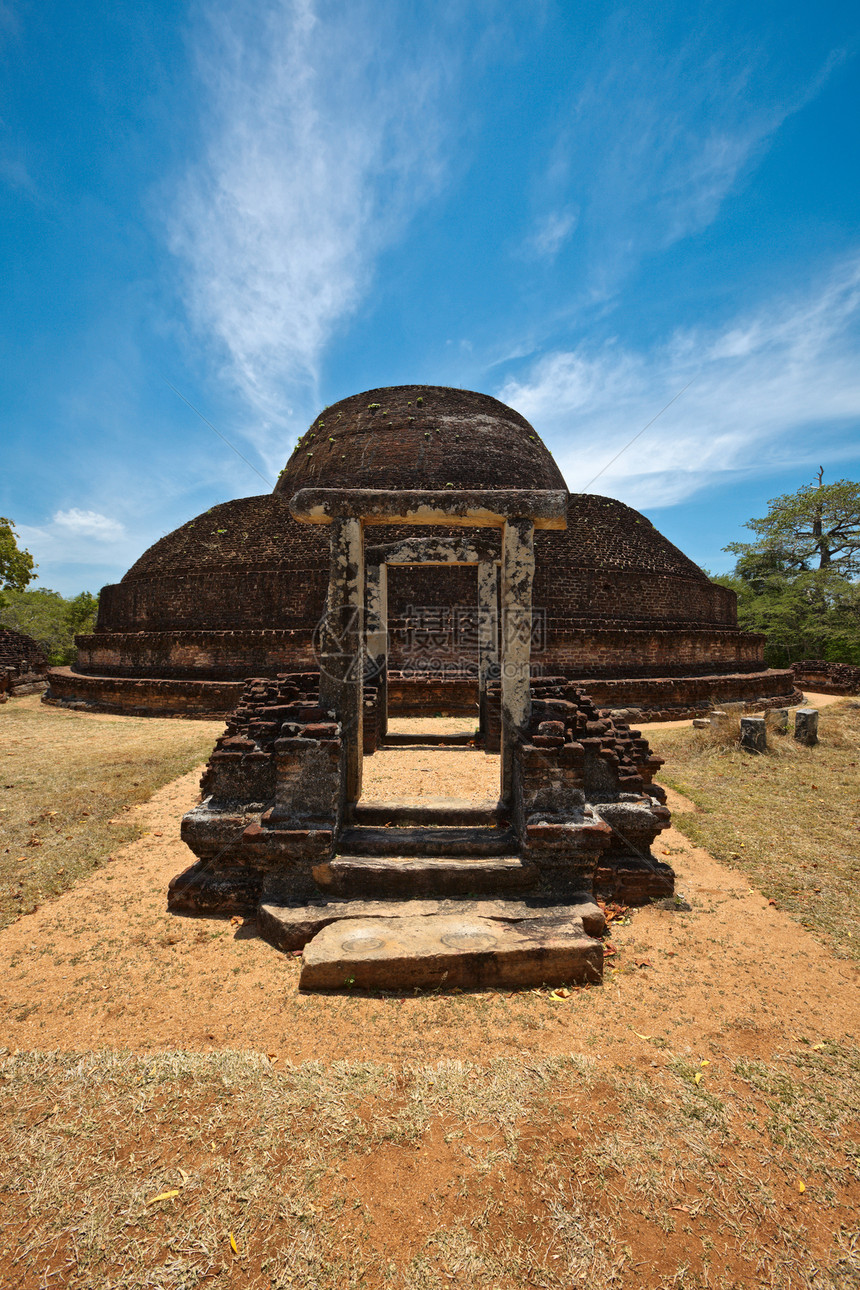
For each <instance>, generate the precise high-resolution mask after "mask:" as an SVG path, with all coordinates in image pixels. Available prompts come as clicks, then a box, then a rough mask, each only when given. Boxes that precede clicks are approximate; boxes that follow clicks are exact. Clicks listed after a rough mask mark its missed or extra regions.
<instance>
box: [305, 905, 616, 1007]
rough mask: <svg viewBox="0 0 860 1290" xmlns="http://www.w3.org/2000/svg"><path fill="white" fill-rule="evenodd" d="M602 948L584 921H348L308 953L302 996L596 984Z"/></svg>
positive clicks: (330, 929) (459, 918)
mask: <svg viewBox="0 0 860 1290" xmlns="http://www.w3.org/2000/svg"><path fill="white" fill-rule="evenodd" d="M602 977H603V945H602V943H601V942H600V941H598V940H595V939H593V938H591V937H589V936H586V935H585V934H584V933H583V931H582V924H581V923H580V922H579V920H578V919H572V920H570V921H569V922H566V921H565V920H563V919H559V920H558V921H551V920H534V921H526V922H521V923H498V922H494V921H492V920H491V919H486V918H474V917H464V916H433V917H429V918H411V917H410V918H378V919H369V918H368V919H345V920H344V921H343V922H339V923H333V924H330V925H329V926H328V927H325V928H323V930H322V931H321V932H320V933H319V934H318V935H317V936H315V937H314V939H313V940H312V941H311V942H310V944H308V945H307V946H306V947H305V951H304V955H303V963H302V973H301V978H300V981H299V986H300V988H301V989H303V990H342V989H344V988H348V987H357V988H358V989H360V990H373V989H381V990H408V989H414V988H419V989H420V988H423V989H439V988H442V989H453V988H455V987H456V988H460V989H463V988H465V989H480V988H485V989H486V988H499V987H507V988H510V987H517V986H524V987H528V986H538V985H553V986H554V985H568V984H585V983H596V982H599V981H600V980H602Z"/></svg>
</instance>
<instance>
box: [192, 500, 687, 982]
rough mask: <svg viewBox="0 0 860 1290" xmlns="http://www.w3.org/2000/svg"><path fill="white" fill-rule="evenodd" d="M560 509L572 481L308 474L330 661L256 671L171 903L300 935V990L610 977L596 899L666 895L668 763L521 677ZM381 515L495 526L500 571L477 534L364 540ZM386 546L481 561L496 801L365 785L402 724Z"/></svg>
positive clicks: (482, 640)
mask: <svg viewBox="0 0 860 1290" xmlns="http://www.w3.org/2000/svg"><path fill="white" fill-rule="evenodd" d="M566 511H567V498H566V493H565V491H564V490H562V489H542V490H535V489H532V490H527V489H511V490H505V491H498V490H497V491H489V490H488V491H480V490H452V491H450V492H449V491H447V490H422V491H414V490H395V489H390V490H385V489H381V490H371V489H325V488H324V489H300V490H299V491H298V492H297V494H296V495H295V496H294V497H293V499H292V502H291V513H292V515H293V516H294V517H295V518H296V519H297V520H298V521H299V522H301V523H305V524H308V525H320V526H325V528H326V529H327V531H328V534H329V585H328V592H327V598H326V607H327V608H326V616H325V619H324V622H323V624H322V626H321V634H320V639H319V644H318V651H319V660H320V670H319V672H318V673H313V672H302V673H285V674H282V675H280V676H279V677H277V678H276V679H275V680H266V679H260V680H255V681H252V682H249V683H248V685H247V686H246V689H245V692H244V696H243V701H242V703H241V704H240V705H239V707H238V708H237V709H236V712H235V713H234V714H233V716H232V718H231V719H230V721H229V723H228V727H227V732H226V734H225V735H224V736H222V737H221V738H220V739H219V740H218V743H217V745H216V749H215V751H214V753H213V755H212V757H211V759H210V762H209V765H208V766H207V769H206V773H205V775H204V777H203V782H202V790H203V800H202V801H201V803H200V805H199V806H197V807H196V808H195V809H194V810H192V811H190V812H189V813H188V814H187V815H186V816H185V818H184V820H183V828H182V836H183V838H184V840H185V841H186V842H187V844H188V845H189V847H190V848H191V850H192V851H193V852H194V854H195V855H196V856H197V857H198V859H197V861H196V863H195V864H193V865H192V866H190V867H189V868H188V869H187V870H185V871H184V872H183V873H181V874H179V875H177V876H176V878H174V880H173V881H172V883H171V884H170V889H169V893H168V901H169V906H170V908H171V909H172V910H174V911H175V912H177V913H198V914H200V913H202V914H213V913H215V914H224V913H230V914H235V913H252V912H253V914H254V915H255V917H256V920H257V925H258V927H259V928H260V930H261V931H262V934H263V935H264V936H265V937H266V938H267V939H269V940H270V941H271V942H272V944H273V945H275V946H276V947H278V948H280V949H299V948H300V949H301V950H302V976H301V983H302V985H303V987H305V988H308V989H333V988H334V989H336V988H341V987H342V986H344V985H345V984H351V985H358V986H359V987H364V988H397V989H402V988H405V987H407V986H425V987H426V986H432V987H434V988H438V987H441V986H447V987H453V986H457V987H463V986H488V985H492V986H508V985H535V984H540V983H541V982H547V983H554V984H560V983H563V982H597V981H599V980H600V979H601V977H602V971H603V945H602V941H601V939H600V936H601V934H602V931H603V930H604V915H603V912H602V909H601V907H600V905H599V904H598V903H597V901H596V897H597V896H599V895H604V896H606V897H611V898H614V899H619V898H620V899H624V900H626V901H628V902H641V901H643V900H647V899H649V898H650V897H652V896H671V895H672V893H673V890H674V874H673V872H672V870H671V869H670V868H669V867H668V866H667V865H664V864H661V863H659V862H658V861H656V860H655V858H654V857H653V855H652V854H651V846H652V843H653V841H654V839H655V837H656V836H657V834H658V833H659V832H660V831H661V830H662V829H664V828H665V827H666V826H667V824H668V822H669V812H668V810H667V809H666V807H665V804H664V797H665V795H664V793H663V792H662V790H661V789H659V788H656V787H655V786H654V785H653V782H652V778H653V774H654V772H655V770H656V769H657V768H658V767H659V766H660V765H661V761H660V759H659V758H656V757H653V756H652V755H651V752H650V749H649V747H648V744H647V742H646V741H645V740H644V739H642V737H641V734H640V733H639V732H638V731H635V730H631V729H630V728H629V727H628V726H627V725H626V724H625V723H624V722H623V721H621V720H620V718H618V717H612V716H610V715H608V714H605V713H601V712H599V711H598V710H597V709H596V708H595V706H594V704H593V703H592V702H591V700H590V699H589V698H588V697H587V696H586V695H584V694H583V693H582V692H581V691H580V690H579V689H578V688H577V687H575V686H573V685H572V684H570V683H569V682H568V681H566V679H565V678H564V677H560V678H552V679H546V678H536V679H535V680H534V681H533V680H532V678H531V671H530V654H531V636H532V633H531V623H532V591H533V585H534V572H535V554H534V546H535V541H534V539H535V533H536V531H537V532H542V531H546V530H559V529H561V528H562V527H563V525H564V524H565V523H566ZM389 524H403V525H406V526H413V527H419V528H420V527H433V528H434V529H436V528H437V527H438V526H439V525H460V526H461V527H462V528H465V529H469V528H470V527H473V526H476V527H484V528H487V529H490V530H493V531H495V532H497V533H498V535H499V548H498V549H499V554H500V560H499V565H498V568H497V567H496V564H495V562H494V560H493V559H492V552H493V548H491V547H489V546H488V545H487V544H486V543H485V542H483V541H480V540H477V539H472V538H467V539H462V538H461V539H459V540H458V539H450V538H447V539H440V538H439V537H437V536H434V537H431V538H430V539H420V538H419V539H417V540H412V541H401V542H397V543H394V544H393V545H392V546H385V545H381V546H380V545H379V544H371V543H369V542H368V540H367V532H368V530H372V529H373V528H374V527H378V528H383V529H385V528H387V527H388V526H389ZM386 560H391V561H395V562H396V561H397V560H407V561H412V562H420V561H422V560H424V561H425V563H430V564H436V565H439V564H440V563H448V562H453V563H454V564H455V565H462V566H465V567H468V566H469V565H472V564H475V565H477V567H478V601H479V614H480V616H481V621H480V624H479V633H478V660H477V682H478V691H479V705H478V711H479V721H480V725H479V730H478V732H477V738H478V739H480V740H481V741H483V742H484V744H485V746H487V747H488V748H492V747H493V746H495V745H496V744H497V745H498V750H499V753H500V757H499V769H500V783H499V797H498V802H497V803H496V804H495V806H490V805H484V806H473V805H471V804H469V803H458V802H455V801H450V802H443V803H438V802H431V803H424V804H419V805H417V806H416V805H415V804H411V803H399V802H396V801H394V802H391V801H384V802H374V801H372V800H371V801H367V800H363V798H362V769H363V763H364V758H365V757H366V756H367V755H368V753H372V751H373V749H374V748H375V747H376V745H377V743H378V742H379V740H380V739H383V740H384V739H386V738H390V736H388V734H387V731H386V729H385V723H384V722H383V721H381V720H380V711H381V704H380V696H381V695H383V694H384V693H385V688H386V659H387V649H388V638H387V634H386V632H385V631H384V630H381V628H382V626H383V624H382V623H381V621H380V619H379V612H380V605H381V603H382V600H383V598H384V597H383V591H384V587H385V576H384V566H385V563H386ZM496 604H498V605H500V606H501V607H502V611H503V612H502V620H501V625H500V627H499V630H498V633H496V632H494V631H489V630H488V628H489V626H490V625H491V624H492V623H493V622H494V616H495V609H493V610H492V611H491V610H490V608H488V606H495V605H496ZM365 674H367V676H368V683H366V682H365ZM368 729H369V730H370V732H371V734H370V737H368ZM444 737H445V736H441V738H444ZM476 741H477V739H476Z"/></svg>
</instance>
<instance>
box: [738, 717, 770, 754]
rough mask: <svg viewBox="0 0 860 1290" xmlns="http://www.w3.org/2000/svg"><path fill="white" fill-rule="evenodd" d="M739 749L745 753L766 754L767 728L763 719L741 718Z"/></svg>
mask: <svg viewBox="0 0 860 1290" xmlns="http://www.w3.org/2000/svg"><path fill="white" fill-rule="evenodd" d="M741 748H743V749H744V751H745V752H754V753H763V752H767V727H766V726H765V721H764V717H741Z"/></svg>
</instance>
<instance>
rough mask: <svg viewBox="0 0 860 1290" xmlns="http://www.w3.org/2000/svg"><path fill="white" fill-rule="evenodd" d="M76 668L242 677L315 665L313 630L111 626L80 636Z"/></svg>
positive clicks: (135, 673)
mask: <svg viewBox="0 0 860 1290" xmlns="http://www.w3.org/2000/svg"><path fill="white" fill-rule="evenodd" d="M76 640H77V645H78V659H77V662H76V664H75V670H76V671H79V672H83V673H88V674H98V675H100V676H151V677H165V678H167V677H188V678H192V677H197V678H200V679H204V678H205V679H209V680H216V681H217V680H229V679H232V678H237V679H243V678H245V677H248V676H252V675H261V676H265V675H271V676H274V675H275V674H276V673H278V672H283V671H284V670H285V668H286V667H287V666H291V667H309V668H310V667H314V666H315V665H316V659H315V656H314V650H313V640H312V635H311V632H310V631H308V630H307V629H302V630H301V631H220V632H218V631H215V632H201V631H198V632H189V631H186V632H166V631H165V632H126V633H122V632H111V633H101V634H94V635H91V636H78V637H77V638H76Z"/></svg>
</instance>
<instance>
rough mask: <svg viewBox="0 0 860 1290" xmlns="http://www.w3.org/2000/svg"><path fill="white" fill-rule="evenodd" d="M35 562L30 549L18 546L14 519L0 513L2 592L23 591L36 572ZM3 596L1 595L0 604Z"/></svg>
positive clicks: (0, 574)
mask: <svg viewBox="0 0 860 1290" xmlns="http://www.w3.org/2000/svg"><path fill="white" fill-rule="evenodd" d="M34 568H35V562H34V560H33V557H32V556H31V555H30V552H29V551H22V550H21V548H20V547H19V546H18V534H17V533H16V532H15V525H14V523H13V522H12V520H7V519H6V518H5V516H2V515H0V592H3V591H6V590H11V591H23V590H24V588H25V587H26V585H27V583H28V582H31V581H32V580H33V578H35V577H36V574H35V573H34V572H33V569H34ZM2 603H3V596H2V595H0V604H2Z"/></svg>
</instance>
